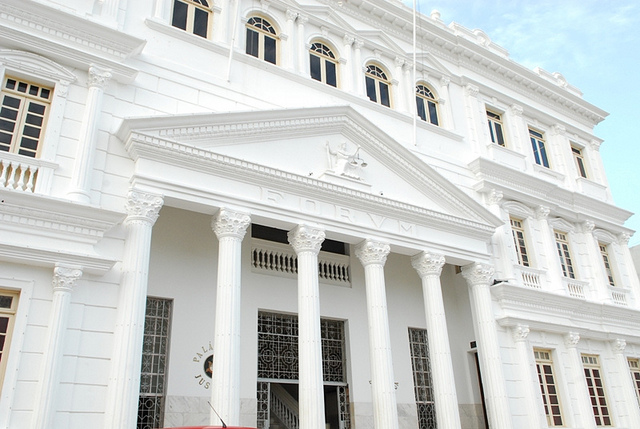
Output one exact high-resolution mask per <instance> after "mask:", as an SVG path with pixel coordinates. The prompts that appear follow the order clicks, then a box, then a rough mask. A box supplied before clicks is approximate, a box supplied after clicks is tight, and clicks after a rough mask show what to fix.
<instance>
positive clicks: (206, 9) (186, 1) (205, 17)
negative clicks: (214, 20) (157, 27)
mask: <svg viewBox="0 0 640 429" xmlns="http://www.w3.org/2000/svg"><path fill="white" fill-rule="evenodd" d="M209 1H210V0H174V2H173V17H172V19H171V25H173V26H174V27H177V28H181V29H183V30H185V31H187V32H189V33H193V34H195V35H196V36H200V37H204V38H205V39H207V38H209V35H210V32H211V15H212V13H211V6H210V5H209Z"/></svg>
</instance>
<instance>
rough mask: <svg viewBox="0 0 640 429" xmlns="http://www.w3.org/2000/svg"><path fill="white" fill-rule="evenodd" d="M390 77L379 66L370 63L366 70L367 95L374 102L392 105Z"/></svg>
mask: <svg viewBox="0 0 640 429" xmlns="http://www.w3.org/2000/svg"><path fill="white" fill-rule="evenodd" d="M389 83H390V82H389V78H388V77H387V74H386V73H385V72H384V71H383V70H382V69H381V68H380V67H378V66H376V65H374V64H369V65H368V66H367V69H366V71H365V84H366V88H367V97H369V100H371V101H373V102H374V103H378V104H382V105H383V106H387V107H391V93H390V92H389Z"/></svg>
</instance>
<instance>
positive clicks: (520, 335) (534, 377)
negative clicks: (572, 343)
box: [511, 325, 546, 429]
mask: <svg viewBox="0 0 640 429" xmlns="http://www.w3.org/2000/svg"><path fill="white" fill-rule="evenodd" d="M511 334H512V336H513V341H514V342H515V343H516V352H517V353H518V362H519V363H520V368H519V369H520V371H519V372H520V374H522V379H523V381H524V384H525V388H524V395H525V396H524V400H525V402H526V407H527V426H526V427H527V428H531V429H540V428H543V427H545V425H546V417H545V414H544V408H543V404H542V399H541V396H540V383H539V382H538V373H537V371H536V370H535V361H534V360H533V359H532V357H533V350H532V349H531V347H530V346H529V342H528V341H527V336H529V327H528V326H527V325H517V326H514V327H512V328H511Z"/></svg>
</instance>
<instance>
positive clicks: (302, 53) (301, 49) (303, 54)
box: [296, 15, 309, 74]
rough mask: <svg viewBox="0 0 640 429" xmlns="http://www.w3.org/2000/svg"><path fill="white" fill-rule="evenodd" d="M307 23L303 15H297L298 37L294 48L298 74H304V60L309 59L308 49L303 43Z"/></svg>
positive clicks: (307, 19)
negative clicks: (296, 54)
mask: <svg viewBox="0 0 640 429" xmlns="http://www.w3.org/2000/svg"><path fill="white" fill-rule="evenodd" d="M307 21H309V18H308V17H306V16H304V15H298V19H296V23H297V24H298V35H297V36H296V38H297V41H296V46H297V47H298V70H297V71H298V73H300V74H305V64H306V60H307V58H308V57H309V54H308V53H307V52H308V49H309V46H308V45H307V43H306V42H305V37H304V25H305V24H306V23H307Z"/></svg>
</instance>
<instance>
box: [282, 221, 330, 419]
mask: <svg viewBox="0 0 640 429" xmlns="http://www.w3.org/2000/svg"><path fill="white" fill-rule="evenodd" d="M324 237H325V234H324V231H323V230H322V229H320V228H316V227H312V226H308V225H298V226H297V227H295V228H294V229H293V230H291V231H289V234H288V238H289V243H291V246H292V247H293V250H295V252H296V255H298V353H299V365H298V368H299V378H300V386H299V405H300V427H301V428H304V429H324V428H325V417H324V382H323V378H322V337H321V333H320V288H319V284H318V252H320V246H321V245H322V242H323V241H324Z"/></svg>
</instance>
